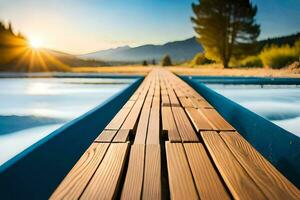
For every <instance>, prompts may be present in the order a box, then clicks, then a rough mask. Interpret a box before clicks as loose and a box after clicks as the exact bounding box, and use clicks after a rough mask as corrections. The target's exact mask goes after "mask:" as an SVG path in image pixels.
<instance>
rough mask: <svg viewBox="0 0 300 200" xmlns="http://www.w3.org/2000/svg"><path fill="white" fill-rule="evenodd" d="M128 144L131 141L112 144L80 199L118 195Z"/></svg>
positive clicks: (106, 197) (105, 197) (107, 197)
mask: <svg viewBox="0 0 300 200" xmlns="http://www.w3.org/2000/svg"><path fill="white" fill-rule="evenodd" d="M128 146H129V143H113V144H111V145H110V147H109V149H108V151H107V153H106V154H105V157H104V158H103V161H102V162H101V164H100V166H99V167H98V169H97V171H96V172H95V174H94V176H93V178H92V179H91V181H90V182H89V184H88V185H87V187H86V189H85V190H84V192H83V194H82V196H81V198H80V199H112V198H115V197H116V192H117V189H118V186H119V182H120V179H121V174H122V171H123V168H124V164H125V159H126V156H127V151H128Z"/></svg>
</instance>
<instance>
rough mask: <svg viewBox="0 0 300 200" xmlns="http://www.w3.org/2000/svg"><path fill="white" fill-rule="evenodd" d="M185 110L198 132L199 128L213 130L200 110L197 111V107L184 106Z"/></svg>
mask: <svg viewBox="0 0 300 200" xmlns="http://www.w3.org/2000/svg"><path fill="white" fill-rule="evenodd" d="M185 110H186V112H187V114H188V116H189V118H190V119H191V121H192V123H193V125H194V127H195V129H196V130H197V132H199V131H200V130H201V131H203V130H213V127H212V126H211V125H210V123H209V122H208V120H207V119H206V117H205V116H204V115H203V114H202V113H201V112H199V111H198V109H196V108H186V109H185Z"/></svg>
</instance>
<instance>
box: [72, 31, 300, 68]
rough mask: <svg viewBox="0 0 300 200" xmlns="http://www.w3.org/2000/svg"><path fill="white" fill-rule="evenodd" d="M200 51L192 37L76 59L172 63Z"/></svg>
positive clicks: (288, 40) (280, 40)
mask: <svg viewBox="0 0 300 200" xmlns="http://www.w3.org/2000/svg"><path fill="white" fill-rule="evenodd" d="M299 37H300V33H296V34H292V35H288V36H282V37H276V38H269V39H264V40H260V41H258V49H257V52H259V51H260V50H261V49H262V48H263V47H264V46H266V45H272V44H276V45H283V44H289V45H292V44H293V43H294V42H295V41H296V39H297V38H299ZM202 51H203V48H202V46H201V45H200V44H199V43H198V42H197V40H196V38H195V37H192V38H189V39H186V40H183V41H174V42H169V43H166V44H163V45H151V44H148V45H143V46H139V47H135V48H131V47H129V46H123V47H118V48H115V49H108V50H102V51H97V52H93V53H89V54H84V55H79V56H78V57H79V58H82V59H95V60H98V59H99V60H103V61H105V62H139V63H141V62H142V61H143V60H147V61H151V60H152V59H155V60H156V61H160V59H161V58H162V57H163V56H164V55H165V54H169V55H170V56H171V58H172V60H173V61H175V62H182V61H186V60H190V59H192V58H193V57H194V56H195V54H197V53H199V52H202ZM116 64H117V63H116Z"/></svg>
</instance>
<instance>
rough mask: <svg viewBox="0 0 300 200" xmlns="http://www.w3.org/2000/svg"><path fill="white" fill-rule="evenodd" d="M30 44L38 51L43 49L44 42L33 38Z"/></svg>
mask: <svg viewBox="0 0 300 200" xmlns="http://www.w3.org/2000/svg"><path fill="white" fill-rule="evenodd" d="M29 44H30V46H31V47H32V48H34V49H38V48H40V47H42V45H43V42H42V40H40V39H39V38H31V39H30V40H29Z"/></svg>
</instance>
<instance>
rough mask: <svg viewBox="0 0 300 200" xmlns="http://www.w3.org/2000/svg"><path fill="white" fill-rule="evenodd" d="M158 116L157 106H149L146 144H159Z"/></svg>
mask: <svg viewBox="0 0 300 200" xmlns="http://www.w3.org/2000/svg"><path fill="white" fill-rule="evenodd" d="M159 121H160V116H159V106H158V107H157V106H155V107H152V108H151V112H150V117H149V126H148V131H147V141H146V143H147V144H159V136H160V122H159Z"/></svg>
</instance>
